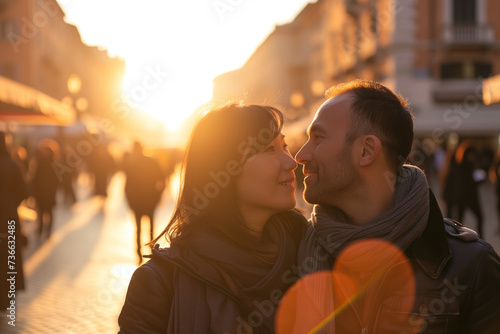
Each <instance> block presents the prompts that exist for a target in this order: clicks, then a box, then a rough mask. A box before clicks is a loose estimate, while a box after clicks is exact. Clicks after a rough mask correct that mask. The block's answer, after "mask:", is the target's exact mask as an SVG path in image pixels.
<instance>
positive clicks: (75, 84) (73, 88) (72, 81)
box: [68, 74, 82, 94]
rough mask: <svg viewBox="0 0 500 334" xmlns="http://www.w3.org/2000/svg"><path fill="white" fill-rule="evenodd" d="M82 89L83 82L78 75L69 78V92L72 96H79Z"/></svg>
mask: <svg viewBox="0 0 500 334" xmlns="http://www.w3.org/2000/svg"><path fill="white" fill-rule="evenodd" d="M81 88H82V80H81V79H80V77H79V76H78V75H77V74H71V75H70V76H69V78H68V91H69V92H70V93H71V94H77V93H78V92H80V89H81Z"/></svg>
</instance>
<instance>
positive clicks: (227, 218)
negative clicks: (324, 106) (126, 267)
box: [118, 104, 306, 333]
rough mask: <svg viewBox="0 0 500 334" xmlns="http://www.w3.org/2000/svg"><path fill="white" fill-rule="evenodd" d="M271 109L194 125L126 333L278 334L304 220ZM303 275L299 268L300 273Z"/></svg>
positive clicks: (220, 114) (123, 321)
mask: <svg viewBox="0 0 500 334" xmlns="http://www.w3.org/2000/svg"><path fill="white" fill-rule="evenodd" d="M282 126H283V115H282V113H281V112H280V111H279V110H277V109H275V108H272V107H266V106H258V105H247V106H243V105H236V104H229V105H226V106H223V107H221V108H218V109H212V110H211V111H209V112H208V113H207V114H205V115H204V116H203V117H202V118H201V119H200V120H199V122H198V123H197V125H196V126H195V128H194V130H193V133H192V135H191V139H190V143H189V146H188V148H187V151H186V156H185V160H184V169H183V182H182V186H181V191H180V193H179V200H178V203H177V205H176V208H175V211H174V213H173V216H172V218H171V220H170V222H169V223H168V225H167V227H166V228H165V230H164V231H163V233H162V234H161V235H160V236H159V237H157V238H156V239H155V240H153V242H152V243H151V244H154V243H156V241H158V240H159V238H160V237H162V236H163V235H165V236H166V237H167V240H168V241H169V242H170V248H165V249H159V248H158V246H155V248H154V249H153V254H152V259H151V260H150V261H149V262H148V263H146V264H145V265H143V266H142V267H140V268H138V269H137V271H136V272H135V273H134V275H133V277H132V279H131V281H130V285H129V289H128V292H127V297H126V300H125V304H124V306H123V309H122V312H121V314H120V317H119V319H118V322H119V325H120V333H271V332H273V331H274V314H275V310H276V307H277V304H278V303H279V300H280V298H281V296H282V295H283V293H284V292H285V290H286V289H287V288H288V287H289V286H290V285H291V284H292V283H293V282H294V281H295V280H296V278H297V276H296V271H294V264H295V261H296V254H297V248H298V244H299V242H300V239H301V236H302V233H303V230H304V227H305V224H306V221H305V218H304V217H303V216H302V215H301V214H300V213H298V212H297V211H295V210H293V208H294V207H295V196H294V191H295V187H294V181H295V176H294V172H293V171H294V169H295V168H296V166H297V164H296V162H295V160H294V159H293V158H292V157H291V156H290V152H289V151H288V149H287V146H286V144H285V140H284V136H283V135H282V134H281V129H282ZM295 269H296V268H295Z"/></svg>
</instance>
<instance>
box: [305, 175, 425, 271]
mask: <svg viewBox="0 0 500 334" xmlns="http://www.w3.org/2000/svg"><path fill="white" fill-rule="evenodd" d="M428 217H429V185H428V183H427V179H426V177H425V174H424V173H423V172H422V171H421V170H420V169H419V168H417V167H414V166H410V165H404V166H402V167H401V168H400V170H399V174H398V178H397V181H396V189H395V192H394V205H393V207H392V208H391V209H390V210H389V211H387V212H386V213H385V214H383V215H382V216H379V217H377V218H375V219H373V220H372V221H370V222H368V223H367V224H365V225H361V226H357V225H353V224H350V223H349V222H348V221H347V219H346V217H345V215H344V214H343V213H342V212H341V211H340V210H339V209H337V208H334V207H324V206H319V205H316V206H315V207H314V211H313V213H312V215H311V224H309V226H308V229H307V232H306V236H305V237H304V239H303V240H302V243H301V245H300V249H299V255H298V264H299V268H300V269H301V274H302V275H305V274H308V273H311V272H315V271H319V270H330V269H331V268H332V265H333V262H334V260H335V259H336V258H337V257H338V255H339V254H340V253H341V252H342V250H344V249H345V248H346V247H347V246H349V245H350V244H352V243H354V242H356V241H359V240H364V239H382V240H384V241H387V242H390V243H392V244H393V245H396V246H398V247H399V248H400V249H401V250H403V251H404V250H406V248H408V246H409V245H410V244H411V243H412V242H413V241H415V240H416V239H417V238H418V236H420V234H421V233H422V232H423V231H424V229H425V226H426V224H427V219H428ZM375 251H376V250H375ZM325 252H326V253H325ZM321 254H323V256H322V255H321ZM326 254H328V255H329V256H326Z"/></svg>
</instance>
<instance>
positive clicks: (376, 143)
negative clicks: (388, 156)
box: [359, 135, 382, 166]
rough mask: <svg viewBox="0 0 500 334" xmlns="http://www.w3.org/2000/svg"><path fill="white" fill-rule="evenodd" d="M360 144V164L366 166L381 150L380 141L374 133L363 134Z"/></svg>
mask: <svg viewBox="0 0 500 334" xmlns="http://www.w3.org/2000/svg"><path fill="white" fill-rule="evenodd" d="M360 145H361V156H360V159H359V165H360V166H368V165H370V164H372V163H373V162H374V161H375V160H376V159H377V157H378V156H379V154H381V151H382V143H381V142H380V139H379V138H378V137H377V136H375V135H366V136H363V138H362V141H361V143H360Z"/></svg>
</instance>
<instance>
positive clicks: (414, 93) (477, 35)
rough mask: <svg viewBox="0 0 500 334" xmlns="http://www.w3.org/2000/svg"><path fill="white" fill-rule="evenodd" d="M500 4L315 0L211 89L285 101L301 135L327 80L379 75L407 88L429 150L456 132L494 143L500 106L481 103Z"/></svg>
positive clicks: (494, 56)
mask: <svg viewBox="0 0 500 334" xmlns="http://www.w3.org/2000/svg"><path fill="white" fill-rule="evenodd" d="M498 14H500V2H498V1H496V0H418V1H417V0H318V1H316V2H314V3H310V4H308V5H307V6H306V7H305V8H304V9H303V10H302V12H301V13H299V14H298V16H297V17H296V18H295V19H294V20H293V21H292V22H290V23H289V24H286V25H283V26H279V27H277V28H276V30H275V31H274V32H273V33H271V34H270V36H269V37H268V38H267V39H266V40H265V41H264V42H263V43H262V45H260V47H259V48H258V49H257V50H256V51H255V53H254V54H253V55H252V56H251V57H250V58H249V60H248V61H247V63H246V64H245V65H244V66H243V67H242V68H240V69H238V70H235V71H232V72H229V73H225V74H222V75H220V76H219V77H217V78H216V79H215V80H214V94H213V97H214V100H215V101H220V100H224V99H230V98H236V99H240V98H243V99H244V100H245V101H247V102H252V103H272V104H275V105H277V106H279V107H281V108H282V109H283V110H284V111H285V113H286V115H287V126H286V128H287V129H288V130H286V131H288V132H289V133H290V134H291V135H292V137H293V138H294V139H293V141H296V142H297V145H300V143H303V141H304V139H305V138H304V137H303V135H300V133H304V131H305V129H306V127H307V125H308V124H309V122H310V121H311V119H312V117H313V115H314V113H315V112H316V110H317V108H318V106H319V104H320V103H322V102H323V101H324V98H323V94H324V91H325V89H326V88H328V87H329V86H332V85H335V84H337V83H340V82H344V81H348V80H352V79H355V78H362V79H367V80H374V81H378V82H381V83H383V84H385V85H387V86H389V87H390V88H392V89H393V90H395V91H396V92H399V93H401V94H402V95H403V96H405V97H406V98H408V100H409V101H410V103H411V106H412V108H413V112H414V115H415V133H416V135H417V137H418V138H421V139H423V138H426V139H429V138H430V139H431V142H432V145H427V146H432V147H429V149H428V150H427V151H428V152H426V153H427V154H432V153H433V151H434V150H435V149H436V148H437V147H438V146H440V145H441V144H443V142H444V141H446V140H448V137H449V136H450V135H452V136H451V137H452V138H456V137H457V136H458V137H459V138H476V139H477V140H478V141H482V142H484V144H485V145H490V146H497V145H498V138H499V137H498V136H499V133H500V106H499V105H490V106H486V105H484V103H483V100H482V80H483V79H484V78H488V77H490V76H493V75H495V74H498V73H500V21H498V20H497V19H496V17H497V16H498ZM289 137H290V136H289ZM429 143H430V142H429V141H428V140H427V144H429Z"/></svg>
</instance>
